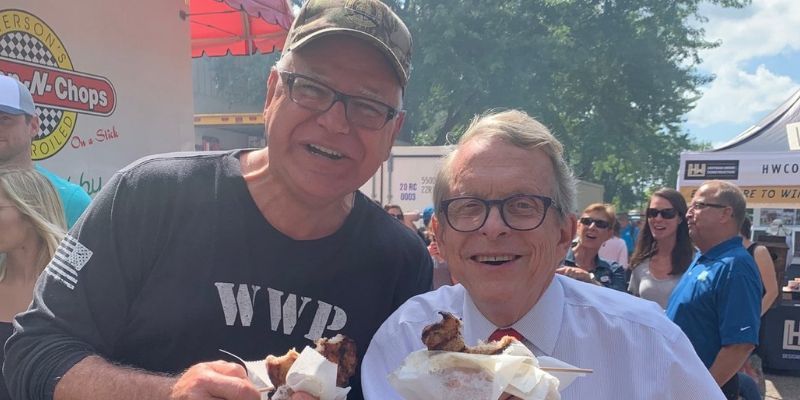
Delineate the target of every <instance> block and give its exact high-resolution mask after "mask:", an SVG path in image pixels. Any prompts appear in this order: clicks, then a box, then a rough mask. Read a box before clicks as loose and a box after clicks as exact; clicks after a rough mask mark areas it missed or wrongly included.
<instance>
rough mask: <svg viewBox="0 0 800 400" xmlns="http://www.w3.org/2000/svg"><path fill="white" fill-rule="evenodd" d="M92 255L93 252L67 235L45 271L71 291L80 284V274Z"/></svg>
mask: <svg viewBox="0 0 800 400" xmlns="http://www.w3.org/2000/svg"><path fill="white" fill-rule="evenodd" d="M92 254H93V253H92V251H91V250H89V249H88V248H87V247H86V246H84V245H82V244H81V243H80V242H78V240H77V239H75V238H74V237H72V236H70V235H67V236H66V237H64V240H62V241H61V244H59V246H58V249H56V254H55V255H54V256H53V259H52V260H51V261H50V264H48V265H47V268H46V269H45V271H46V272H47V274H48V275H50V276H51V277H53V278H55V279H56V280H58V281H59V282H61V283H63V284H64V285H66V286H67V287H68V288H69V289H70V290H72V289H75V285H76V284H78V272H80V270H81V269H83V267H84V266H85V265H86V263H87V262H89V259H91V258H92Z"/></svg>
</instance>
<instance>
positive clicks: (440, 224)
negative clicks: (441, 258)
mask: <svg viewBox="0 0 800 400" xmlns="http://www.w3.org/2000/svg"><path fill="white" fill-rule="evenodd" d="M446 223H447V222H445V221H439V217H438V216H437V215H436V214H433V215H432V216H431V227H432V228H433V234H434V237H436V243H437V244H438V245H439V249H440V250H439V251H440V252H441V247H442V246H444V241H445V240H446V239H445V237H444V236H445V235H444V224H446Z"/></svg>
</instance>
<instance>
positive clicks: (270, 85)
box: [264, 68, 281, 110]
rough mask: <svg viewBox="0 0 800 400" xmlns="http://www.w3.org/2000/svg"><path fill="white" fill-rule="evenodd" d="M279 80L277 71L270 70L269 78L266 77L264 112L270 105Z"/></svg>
mask: <svg viewBox="0 0 800 400" xmlns="http://www.w3.org/2000/svg"><path fill="white" fill-rule="evenodd" d="M280 78H281V77H280V74H279V73H278V70H277V69H275V68H272V69H270V71H269V77H267V97H266V99H265V101H264V110H266V109H267V107H269V105H270V104H272V100H273V98H274V97H275V88H276V87H277V86H278V80H279V79H280Z"/></svg>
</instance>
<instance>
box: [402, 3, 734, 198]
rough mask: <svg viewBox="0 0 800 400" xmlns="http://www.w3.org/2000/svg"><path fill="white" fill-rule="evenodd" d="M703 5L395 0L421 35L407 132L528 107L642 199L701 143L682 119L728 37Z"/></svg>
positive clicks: (592, 166) (583, 170)
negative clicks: (702, 54)
mask: <svg viewBox="0 0 800 400" xmlns="http://www.w3.org/2000/svg"><path fill="white" fill-rule="evenodd" d="M709 2H710V3H714V4H718V5H721V6H724V7H742V6H744V5H746V4H747V3H748V2H749V1H748V0H742V1H735V0H727V1H709ZM700 3H702V1H701V0H671V1H664V0H616V1H611V0H607V1H601V0H594V1H592V0H511V1H502V2H498V1H488V0H407V1H396V2H390V4H391V5H392V6H393V7H394V8H395V9H396V10H398V12H399V13H400V14H401V16H402V18H403V19H404V20H405V21H406V23H407V24H408V26H409V28H410V29H411V31H412V34H413V37H414V42H415V54H414V60H413V63H414V65H413V69H412V79H411V82H410V87H409V89H408V94H407V96H406V104H405V107H406V109H407V112H408V116H407V123H406V129H405V130H404V132H403V138H404V139H406V140H409V141H413V142H414V143H417V144H433V145H440V144H445V143H447V142H449V141H453V140H455V139H457V137H458V136H459V135H460V133H461V132H462V131H463V127H464V125H465V124H467V123H468V121H469V120H470V119H471V117H472V116H473V115H475V114H479V113H482V112H484V111H486V110H488V109H492V108H520V109H523V110H525V111H527V112H528V113H529V114H531V115H532V116H534V117H537V118H538V119H540V120H541V121H542V122H543V123H545V125H547V126H549V127H550V128H551V129H552V130H553V132H554V133H555V134H556V136H558V137H559V139H560V140H562V142H563V143H564V145H565V148H566V150H567V156H568V158H569V160H570V163H571V164H572V166H573V168H574V169H575V171H576V174H577V175H578V177H579V178H581V179H585V180H588V181H593V182H597V183H601V184H603V185H604V186H605V193H606V195H605V197H606V198H605V200H606V201H613V202H615V203H617V204H618V205H620V206H622V207H624V208H627V207H631V206H635V205H637V204H638V203H639V202H640V201H641V199H642V197H643V196H644V195H645V193H646V191H647V190H648V189H649V188H651V187H653V186H661V185H670V186H674V184H675V178H676V176H677V165H678V162H677V161H678V155H679V153H680V152H681V151H683V150H687V149H691V148H693V147H696V146H697V145H696V144H695V143H692V141H691V140H690V138H689V137H688V136H687V135H686V134H685V133H684V132H682V131H681V129H680V124H681V122H682V121H681V116H682V115H684V114H685V113H686V112H687V111H689V110H690V109H691V107H692V105H693V103H694V101H695V100H696V99H697V97H698V95H699V92H698V88H699V87H700V86H701V85H703V84H705V83H707V82H709V81H710V79H711V77H709V76H704V75H701V74H699V73H698V72H697V70H696V66H697V64H698V63H699V62H700V59H699V57H698V51H700V50H702V49H706V48H710V47H713V46H715V45H716V44H714V43H710V42H708V41H706V40H705V39H704V38H703V30H702V29H699V28H697V27H696V26H697V25H699V23H702V22H703V21H704V20H703V18H702V16H700V15H698V11H697V9H698V5H699V4H700Z"/></svg>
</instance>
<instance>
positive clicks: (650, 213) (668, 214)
mask: <svg viewBox="0 0 800 400" xmlns="http://www.w3.org/2000/svg"><path fill="white" fill-rule="evenodd" d="M659 214H661V218H664V219H673V218H675V217H676V216H677V215H678V212H677V211H676V210H675V209H674V208H664V209H661V210H659V209H657V208H648V209H647V217H648V218H655V217H657V216H658V215H659Z"/></svg>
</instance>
